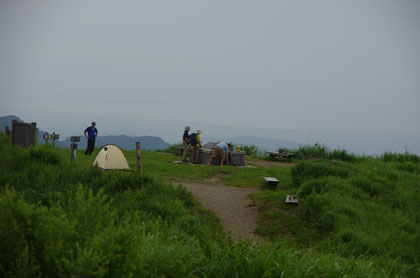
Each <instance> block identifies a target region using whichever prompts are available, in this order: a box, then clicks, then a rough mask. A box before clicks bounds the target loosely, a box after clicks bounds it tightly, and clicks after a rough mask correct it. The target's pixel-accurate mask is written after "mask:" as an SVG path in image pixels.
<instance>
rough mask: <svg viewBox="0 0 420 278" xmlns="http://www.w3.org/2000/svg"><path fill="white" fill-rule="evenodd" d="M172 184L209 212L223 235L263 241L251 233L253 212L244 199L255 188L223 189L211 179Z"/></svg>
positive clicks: (254, 209) (247, 201) (178, 181)
mask: <svg viewBox="0 0 420 278" xmlns="http://www.w3.org/2000/svg"><path fill="white" fill-rule="evenodd" d="M173 184H174V185H178V184H182V185H183V186H185V187H186V188H187V189H188V190H190V191H191V193H192V194H193V196H194V197H195V198H196V199H197V200H198V201H199V202H200V203H201V205H202V206H203V207H204V208H206V209H209V210H211V211H212V212H213V213H214V214H216V216H217V217H218V218H219V220H220V224H221V225H222V227H223V229H224V230H225V232H227V233H229V232H231V236H232V238H233V239H238V238H239V236H241V237H243V238H245V239H249V240H253V241H255V242H258V243H264V242H265V239H264V238H263V237H261V236H259V235H257V234H256V233H255V228H256V225H257V209H256V207H255V205H254V204H253V203H252V201H251V199H250V198H249V197H248V195H249V194H250V193H253V192H256V191H258V189H257V188H239V187H233V186H226V185H223V184H221V183H218V182H216V180H215V179H211V180H206V181H192V180H177V181H173Z"/></svg>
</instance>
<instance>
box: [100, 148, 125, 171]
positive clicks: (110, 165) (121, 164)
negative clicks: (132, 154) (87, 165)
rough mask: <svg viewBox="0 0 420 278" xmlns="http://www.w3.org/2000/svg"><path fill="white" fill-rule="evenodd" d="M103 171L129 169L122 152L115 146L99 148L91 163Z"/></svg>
mask: <svg viewBox="0 0 420 278" xmlns="http://www.w3.org/2000/svg"><path fill="white" fill-rule="evenodd" d="M92 165H93V166H95V165H97V166H98V167H99V168H102V169H104V170H111V169H130V167H129V166H128V163H127V159H126V158H125V156H124V153H123V152H122V150H121V149H120V148H119V147H118V146H116V145H112V144H110V145H105V146H103V147H102V148H101V150H100V151H99V152H98V154H97V155H96V157H95V160H94V161H93V163H92Z"/></svg>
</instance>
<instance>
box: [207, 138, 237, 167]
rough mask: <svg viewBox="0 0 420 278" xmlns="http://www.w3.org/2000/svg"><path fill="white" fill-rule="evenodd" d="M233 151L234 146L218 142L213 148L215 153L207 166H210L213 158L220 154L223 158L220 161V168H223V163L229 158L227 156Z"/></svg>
mask: <svg viewBox="0 0 420 278" xmlns="http://www.w3.org/2000/svg"><path fill="white" fill-rule="evenodd" d="M231 150H232V145H231V144H226V143H225V142H223V141H221V142H217V143H216V146H215V147H214V148H213V153H212V154H211V156H210V158H209V162H208V163H207V164H208V165H210V164H211V161H212V160H213V158H214V157H215V156H216V155H218V154H220V155H221V156H222V159H221V160H220V166H223V163H224V161H225V159H226V158H227V156H228V155H227V154H228V153H229V151H231Z"/></svg>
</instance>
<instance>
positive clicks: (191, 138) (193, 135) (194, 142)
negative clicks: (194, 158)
mask: <svg viewBox="0 0 420 278" xmlns="http://www.w3.org/2000/svg"><path fill="white" fill-rule="evenodd" d="M188 140H189V141H190V145H191V146H196V145H197V134H196V133H191V134H190V135H189V136H188Z"/></svg>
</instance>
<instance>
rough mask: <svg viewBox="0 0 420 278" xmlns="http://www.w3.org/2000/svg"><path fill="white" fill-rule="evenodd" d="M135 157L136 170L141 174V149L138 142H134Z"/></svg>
mask: <svg viewBox="0 0 420 278" xmlns="http://www.w3.org/2000/svg"><path fill="white" fill-rule="evenodd" d="M136 155H137V170H138V171H139V172H140V173H141V148H140V142H136Z"/></svg>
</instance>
